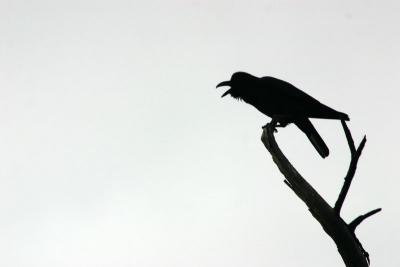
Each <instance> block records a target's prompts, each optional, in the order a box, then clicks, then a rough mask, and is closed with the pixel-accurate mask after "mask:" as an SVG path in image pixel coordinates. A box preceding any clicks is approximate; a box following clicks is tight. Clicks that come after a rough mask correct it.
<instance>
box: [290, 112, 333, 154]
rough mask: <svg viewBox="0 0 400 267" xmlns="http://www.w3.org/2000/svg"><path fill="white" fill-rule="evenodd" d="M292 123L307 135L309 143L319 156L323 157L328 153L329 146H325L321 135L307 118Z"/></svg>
mask: <svg viewBox="0 0 400 267" xmlns="http://www.w3.org/2000/svg"><path fill="white" fill-rule="evenodd" d="M294 124H296V126H297V127H299V129H300V130H301V131H302V132H303V133H305V135H307V137H308V140H310V142H311V144H312V145H313V146H314V148H315V149H316V150H317V151H318V153H319V154H320V155H321V157H323V158H325V157H327V156H328V155H329V148H328V147H327V146H326V144H325V142H324V140H322V137H321V136H320V135H319V133H318V132H317V130H316V129H315V128H314V125H312V123H311V121H310V120H309V119H301V120H296V121H295V122H294Z"/></svg>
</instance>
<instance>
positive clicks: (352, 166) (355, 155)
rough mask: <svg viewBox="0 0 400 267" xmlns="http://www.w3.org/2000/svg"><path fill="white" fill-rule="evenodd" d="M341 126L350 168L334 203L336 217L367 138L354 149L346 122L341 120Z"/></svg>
mask: <svg viewBox="0 0 400 267" xmlns="http://www.w3.org/2000/svg"><path fill="white" fill-rule="evenodd" d="M342 126H343V129H344V132H345V134H346V139H347V143H348V144H349V148H350V152H351V160H350V166H349V169H348V171H347V174H346V176H345V177H344V183H343V187H342V190H341V191H340V193H339V197H338V199H337V201H336V203H335V207H334V209H335V212H336V213H337V214H338V215H340V210H341V209H342V206H343V203H344V200H345V198H346V195H347V193H348V191H349V189H350V185H351V182H352V181H353V178H354V174H355V173H356V169H357V163H358V159H359V158H360V156H361V152H362V150H363V149H364V146H365V143H366V142H367V137H366V136H364V138H363V140H362V141H361V143H360V145H359V146H358V148H357V149H356V147H355V146H354V140H353V137H352V136H351V133H350V130H349V128H348V127H347V124H346V122H345V121H343V120H342Z"/></svg>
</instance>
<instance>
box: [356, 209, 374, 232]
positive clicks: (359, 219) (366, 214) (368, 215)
mask: <svg viewBox="0 0 400 267" xmlns="http://www.w3.org/2000/svg"><path fill="white" fill-rule="evenodd" d="M381 210H382V209H381V208H378V209H374V210H371V211H370V212H367V213H365V214H364V215H360V216H358V217H357V218H355V219H354V220H353V221H352V222H351V223H349V228H350V230H351V231H353V232H354V231H355V230H356V228H357V226H358V225H360V223H362V222H363V221H364V220H365V219H367V218H368V217H370V216H372V215H374V214H376V213H378V212H380V211H381Z"/></svg>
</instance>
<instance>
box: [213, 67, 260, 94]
mask: <svg viewBox="0 0 400 267" xmlns="http://www.w3.org/2000/svg"><path fill="white" fill-rule="evenodd" d="M255 79H257V78H256V77H254V76H253V75H251V74H248V73H246V72H235V73H234V74H233V75H232V77H231V80H230V81H223V82H220V83H219V84H218V85H217V88H218V87H221V86H230V88H229V90H228V91H226V92H225V93H224V94H223V95H222V96H221V97H224V96H226V95H227V94H230V95H231V96H232V97H233V98H238V99H241V97H242V96H243V92H244V91H245V90H246V89H248V87H249V86H251V84H252V82H253V81H254V80H255Z"/></svg>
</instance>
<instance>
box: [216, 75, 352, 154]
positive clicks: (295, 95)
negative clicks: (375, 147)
mask: <svg viewBox="0 0 400 267" xmlns="http://www.w3.org/2000/svg"><path fill="white" fill-rule="evenodd" d="M221 86H230V89H229V90H228V91H226V92H225V93H224V94H223V95H222V96H221V97H224V96H226V95H228V94H230V95H231V96H232V97H233V98H235V99H239V100H243V101H244V102H246V103H248V104H250V105H252V106H254V107H255V108H256V109H258V110H259V111H260V112H262V113H264V114H265V115H267V116H269V117H271V118H272V122H273V124H274V125H276V126H277V127H285V126H286V125H288V124H289V123H294V124H295V125H296V126H297V127H298V128H299V129H300V130H301V131H302V132H303V133H304V134H305V135H306V136H307V137H308V139H309V140H310V142H311V144H312V145H313V146H314V148H315V149H316V150H317V151H318V153H319V154H320V155H321V157H323V158H325V157H327V156H328V155H329V148H328V147H327V145H326V144H325V142H324V140H323V139H322V137H321V136H320V135H319V133H318V132H317V130H316V129H315V128H314V126H313V124H312V123H311V121H310V120H309V118H317V119H332V120H346V121H347V120H349V116H348V115H347V114H345V113H343V112H339V111H336V110H334V109H332V108H330V107H328V106H326V105H324V104H322V103H321V102H319V101H318V100H316V99H315V98H313V97H312V96H310V95H308V94H306V93H305V92H303V91H301V90H300V89H298V88H296V87H295V86H293V85H292V84H290V83H288V82H285V81H283V80H280V79H277V78H274V77H268V76H267V77H261V78H259V77H255V76H253V75H251V74H249V73H246V72H236V73H234V74H233V75H232V77H231V79H230V80H229V81H224V82H221V83H219V84H218V85H217V88H218V87H221Z"/></svg>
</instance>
